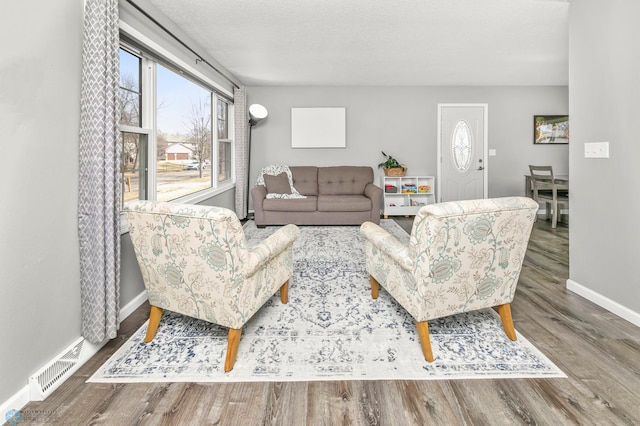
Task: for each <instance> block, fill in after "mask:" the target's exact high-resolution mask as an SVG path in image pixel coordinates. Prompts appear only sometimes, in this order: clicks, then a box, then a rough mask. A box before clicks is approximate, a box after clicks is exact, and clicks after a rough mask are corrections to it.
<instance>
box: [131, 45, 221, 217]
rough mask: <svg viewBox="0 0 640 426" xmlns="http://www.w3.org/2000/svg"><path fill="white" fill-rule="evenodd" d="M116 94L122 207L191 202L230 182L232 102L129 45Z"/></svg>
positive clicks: (175, 67) (184, 73)
mask: <svg viewBox="0 0 640 426" xmlns="http://www.w3.org/2000/svg"><path fill="white" fill-rule="evenodd" d="M120 96H121V115H120V130H121V143H122V164H121V173H122V204H123V205H124V203H126V202H128V201H131V200H136V199H148V200H158V201H174V200H181V199H185V197H187V198H188V199H192V198H193V197H196V196H197V195H198V194H206V192H207V191H212V190H215V189H216V188H217V187H218V186H219V184H220V183H221V182H222V183H226V182H229V183H230V184H231V183H232V177H233V174H232V152H233V139H232V138H231V137H230V135H231V134H233V133H232V132H231V131H230V128H231V127H232V124H233V123H231V122H230V120H229V116H230V114H229V112H230V110H231V109H232V108H233V104H232V103H231V102H230V101H229V100H227V99H224V98H223V97H221V96H220V95H219V94H218V93H217V92H216V91H215V90H213V89H212V88H209V87H207V86H206V84H203V83H202V82H201V81H199V80H197V79H195V78H191V77H190V76H189V74H188V73H187V72H185V71H184V70H182V69H181V68H180V67H179V66H178V65H176V64H170V63H166V62H163V61H161V60H157V59H155V58H154V57H153V56H152V55H148V54H146V53H144V52H142V51H140V50H138V49H136V48H134V47H131V46H128V45H123V46H122V47H121V49H120ZM214 111H215V112H214ZM231 116H232V115H231ZM214 126H215V127H214ZM214 148H217V149H214ZM211 195H213V194H211ZM205 198H206V197H205Z"/></svg>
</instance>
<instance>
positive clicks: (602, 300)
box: [567, 280, 640, 327]
mask: <svg viewBox="0 0 640 426" xmlns="http://www.w3.org/2000/svg"><path fill="white" fill-rule="evenodd" d="M567 289H568V290H571V291H572V292H574V293H576V294H578V295H580V296H582V297H584V298H585V299H587V300H590V301H591V302H593V303H595V304H596V305H598V306H600V307H602V308H604V309H606V310H607V311H609V312H611V313H613V314H616V315H617V316H619V317H620V318H622V319H625V320H627V321H629V322H630V323H631V324H634V325H636V326H638V327H640V313H638V312H635V311H632V310H631V309H629V308H627V307H626V306H622V305H621V304H619V303H618V302H614V301H613V300H611V299H609V298H608V297H605V296H603V295H601V294H600V293H596V292H595V291H593V290H591V289H589V288H587V287H585V286H583V285H581V284H578V283H577V282H575V281H573V280H567Z"/></svg>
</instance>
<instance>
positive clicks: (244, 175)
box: [233, 86, 249, 219]
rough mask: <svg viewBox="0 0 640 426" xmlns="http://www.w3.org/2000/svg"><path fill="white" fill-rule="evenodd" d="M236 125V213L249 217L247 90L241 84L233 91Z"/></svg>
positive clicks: (240, 216) (242, 217) (239, 215)
mask: <svg viewBox="0 0 640 426" xmlns="http://www.w3.org/2000/svg"><path fill="white" fill-rule="evenodd" d="M233 105H234V125H235V129H236V131H235V156H236V162H235V165H236V214H237V215H238V217H239V218H240V219H244V218H245V217H247V214H248V213H249V206H248V205H247V181H248V180H249V170H247V166H248V164H247V163H248V161H249V152H248V151H249V146H248V144H249V141H248V139H247V137H248V134H247V129H248V127H249V120H248V118H247V92H246V89H245V86H240V88H239V89H236V90H235V92H234V93H233Z"/></svg>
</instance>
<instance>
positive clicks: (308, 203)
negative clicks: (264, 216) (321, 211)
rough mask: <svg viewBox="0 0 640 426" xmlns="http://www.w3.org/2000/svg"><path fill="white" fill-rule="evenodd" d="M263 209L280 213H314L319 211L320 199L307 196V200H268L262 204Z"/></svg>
mask: <svg viewBox="0 0 640 426" xmlns="http://www.w3.org/2000/svg"><path fill="white" fill-rule="evenodd" d="M296 189H297V188H296ZM262 209H263V210H267V211H279V212H314V211H316V210H317V209H318V197H315V196H307V198H292V199H285V198H266V199H265V200H264V201H263V202H262Z"/></svg>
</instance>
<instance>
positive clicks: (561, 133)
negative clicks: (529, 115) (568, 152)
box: [533, 115, 569, 145]
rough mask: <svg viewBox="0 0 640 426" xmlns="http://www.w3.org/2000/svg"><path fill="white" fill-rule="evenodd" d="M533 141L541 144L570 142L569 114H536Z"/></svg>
mask: <svg viewBox="0 0 640 426" xmlns="http://www.w3.org/2000/svg"><path fill="white" fill-rule="evenodd" d="M533 143H534V144H540V145H550V144H556V143H569V116H568V115H534V116H533Z"/></svg>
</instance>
